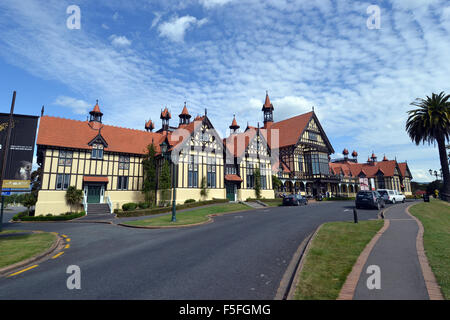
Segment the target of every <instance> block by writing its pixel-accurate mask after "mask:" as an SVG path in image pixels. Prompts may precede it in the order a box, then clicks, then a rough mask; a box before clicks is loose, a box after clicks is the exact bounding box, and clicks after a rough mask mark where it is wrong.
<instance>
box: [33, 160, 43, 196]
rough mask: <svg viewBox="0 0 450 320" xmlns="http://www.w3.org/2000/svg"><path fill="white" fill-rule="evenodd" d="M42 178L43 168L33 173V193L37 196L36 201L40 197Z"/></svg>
mask: <svg viewBox="0 0 450 320" xmlns="http://www.w3.org/2000/svg"><path fill="white" fill-rule="evenodd" d="M41 177H42V168H41V167H39V168H38V169H37V170H35V171H33V172H32V173H31V193H32V194H33V195H34V196H35V198H36V199H37V197H38V192H39V190H41Z"/></svg>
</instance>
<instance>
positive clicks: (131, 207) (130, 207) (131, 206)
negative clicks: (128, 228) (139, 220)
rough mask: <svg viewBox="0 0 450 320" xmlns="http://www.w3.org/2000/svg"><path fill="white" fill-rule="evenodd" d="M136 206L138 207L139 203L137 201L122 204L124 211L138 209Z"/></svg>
mask: <svg viewBox="0 0 450 320" xmlns="http://www.w3.org/2000/svg"><path fill="white" fill-rule="evenodd" d="M136 207H137V204H136V203H134V202H129V203H125V204H124V205H123V206H122V210H123V211H133V210H135V209H136Z"/></svg>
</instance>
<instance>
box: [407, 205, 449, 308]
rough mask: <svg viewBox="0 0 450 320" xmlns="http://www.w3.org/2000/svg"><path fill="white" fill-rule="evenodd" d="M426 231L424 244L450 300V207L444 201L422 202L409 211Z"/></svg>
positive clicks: (429, 260)
mask: <svg viewBox="0 0 450 320" xmlns="http://www.w3.org/2000/svg"><path fill="white" fill-rule="evenodd" d="M409 212H411V214H413V215H414V216H415V217H417V218H418V219H419V220H420V221H421V222H422V224H423V227H424V229H425V231H424V235H423V244H424V247H425V252H426V255H427V258H428V262H429V263H430V266H431V269H432V270H433V273H434V275H435V276H436V280H437V282H438V283H439V285H440V286H441V290H442V293H443V295H444V297H445V299H447V300H450V206H449V205H448V204H446V203H445V202H443V201H439V200H431V202H429V203H427V202H422V203H419V204H417V205H415V206H413V207H411V208H410V209H409Z"/></svg>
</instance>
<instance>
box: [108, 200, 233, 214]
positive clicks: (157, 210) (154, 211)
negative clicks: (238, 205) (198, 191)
mask: <svg viewBox="0 0 450 320" xmlns="http://www.w3.org/2000/svg"><path fill="white" fill-rule="evenodd" d="M226 202H229V201H228V199H214V200H207V201H198V202H190V203H185V204H179V205H177V206H176V209H177V210H182V209H188V208H195V207H200V206H204V205H208V204H215V203H226ZM171 209H172V208H171V207H159V208H150V209H143V210H135V211H132V210H129V211H125V210H124V211H122V212H118V213H117V217H119V218H121V217H140V216H148V215H153V214H159V213H167V212H170V211H171Z"/></svg>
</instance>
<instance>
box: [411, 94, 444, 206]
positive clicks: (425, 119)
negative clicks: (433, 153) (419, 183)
mask: <svg viewBox="0 0 450 320" xmlns="http://www.w3.org/2000/svg"><path fill="white" fill-rule="evenodd" d="M449 99H450V95H445V94H444V92H441V93H440V94H439V95H438V94H435V93H433V94H432V96H431V97H428V96H427V98H426V99H416V101H415V102H413V103H411V105H412V106H415V107H418V109H415V110H411V111H408V114H409V117H408V120H407V121H406V131H407V132H408V134H409V137H410V138H411V140H412V141H414V142H415V143H416V145H419V144H420V143H421V142H422V143H425V142H427V143H428V144H431V143H435V142H437V145H438V150H439V158H440V161H441V167H442V175H443V180H444V181H443V182H444V185H443V188H442V200H446V201H450V171H449V166H448V157H447V151H446V147H445V143H446V141H449V137H450V101H449Z"/></svg>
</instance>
